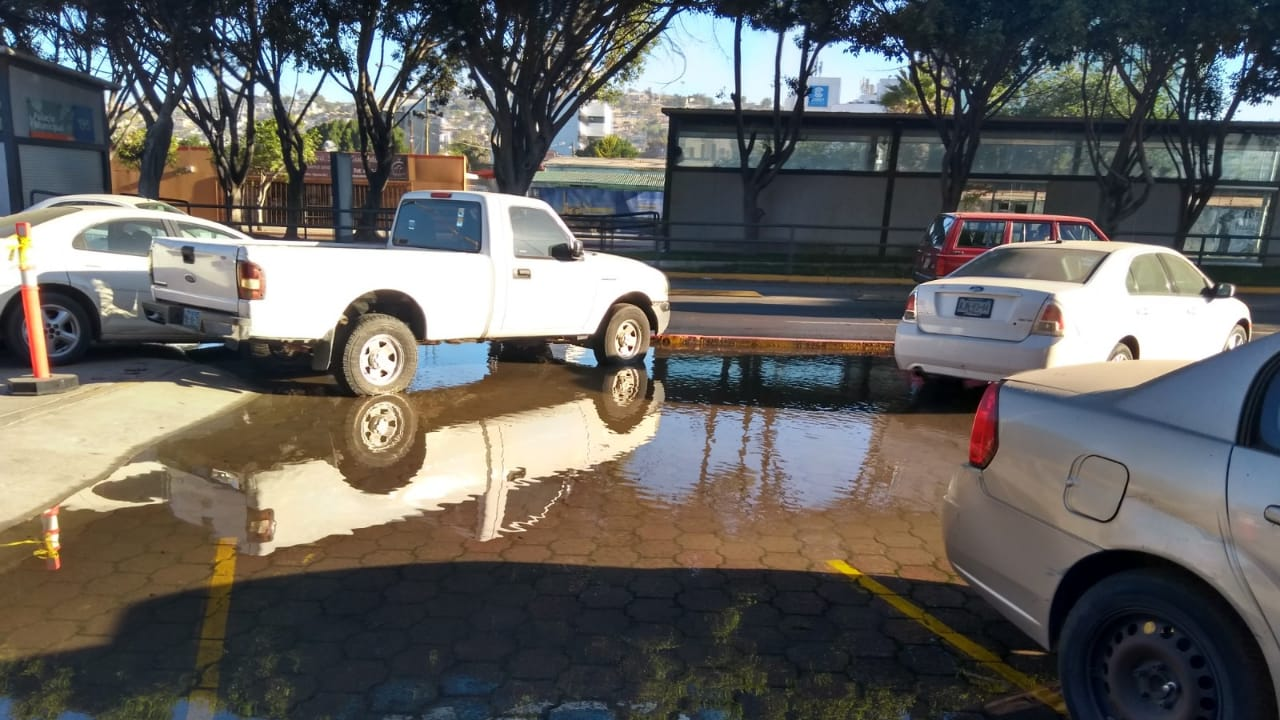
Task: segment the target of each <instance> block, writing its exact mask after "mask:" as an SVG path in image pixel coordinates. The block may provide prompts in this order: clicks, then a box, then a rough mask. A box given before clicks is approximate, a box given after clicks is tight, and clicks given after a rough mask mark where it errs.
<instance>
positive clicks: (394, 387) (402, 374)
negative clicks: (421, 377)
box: [333, 313, 418, 395]
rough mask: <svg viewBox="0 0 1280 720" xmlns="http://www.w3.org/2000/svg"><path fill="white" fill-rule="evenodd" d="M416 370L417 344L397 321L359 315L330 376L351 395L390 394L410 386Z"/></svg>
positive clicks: (411, 334)
mask: <svg viewBox="0 0 1280 720" xmlns="http://www.w3.org/2000/svg"><path fill="white" fill-rule="evenodd" d="M417 370H418V341H417V339H416V338H414V336H413V332H412V331H410V330H409V327H408V326H407V325H405V324H404V323H403V322H401V321H400V320H399V319H398V318H394V317H392V316H390V315H383V314H381V313H369V314H367V315H361V316H360V317H359V318H357V319H356V320H355V322H354V323H353V324H352V327H351V332H349V333H348V334H347V339H346V342H344V343H343V344H342V348H341V349H340V350H339V351H338V353H337V362H336V363H335V364H334V368H333V376H334V378H335V379H336V380H337V381H338V385H340V386H342V389H343V390H345V391H347V392H348V393H350V394H352V395H390V394H392V393H398V392H400V391H401V390H404V389H405V388H407V387H409V383H410V382H412V381H413V375H414V373H415V372H417Z"/></svg>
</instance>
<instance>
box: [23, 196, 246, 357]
mask: <svg viewBox="0 0 1280 720" xmlns="http://www.w3.org/2000/svg"><path fill="white" fill-rule="evenodd" d="M19 222H27V223H30V224H31V244H32V262H33V264H34V265H35V267H36V272H37V279H38V282H39V283H40V302H41V304H42V305H43V308H44V324H45V337H46V339H47V345H48V352H49V361H50V362H51V363H53V364H55V365H66V364H68V363H73V362H75V361H76V360H79V359H80V358H81V357H82V356H83V355H84V353H85V352H86V351H87V350H88V349H89V346H90V344H92V343H93V342H94V341H95V340H100V341H125V342H191V336H190V334H184V333H180V332H177V331H175V330H171V329H169V328H167V327H166V326H164V325H157V324H156V323H153V322H150V321H148V320H147V319H146V317H145V316H143V315H142V312H141V303H142V301H144V300H150V299H151V278H150V262H151V261H150V252H151V239H152V238H154V237H162V236H163V237H189V238H222V239H235V240H247V239H249V236H248V235H245V234H244V233H241V232H239V231H236V230H233V229H231V228H229V227H227V226H225V225H220V224H218V223H216V222H212V221H209V220H204V219H201V218H197V217H192V216H190V215H185V214H178V213H171V212H165V211H160V210H141V209H137V208H128V207H108V206H94V207H90V206H83V205H73V206H63V207H48V208H43V209H38V210H24V211H23V212H21V213H17V214H15V215H9V216H6V217H3V218H0V238H4V240H3V241H0V244H3V245H4V246H6V247H11V246H12V245H13V244H14V243H15V242H16V236H15V234H14V232H15V225H16V224H17V223H19ZM0 262H2V263H3V264H0V330H3V338H4V344H5V346H6V348H7V349H8V350H9V352H10V353H11V354H13V355H14V356H15V357H16V358H18V359H19V360H20V361H27V360H28V350H27V339H26V332H27V331H26V321H25V319H24V317H23V312H22V300H21V292H20V290H21V279H20V275H19V271H18V264H17V258H16V256H12V257H11V256H10V255H9V253H7V252H6V253H4V254H0Z"/></svg>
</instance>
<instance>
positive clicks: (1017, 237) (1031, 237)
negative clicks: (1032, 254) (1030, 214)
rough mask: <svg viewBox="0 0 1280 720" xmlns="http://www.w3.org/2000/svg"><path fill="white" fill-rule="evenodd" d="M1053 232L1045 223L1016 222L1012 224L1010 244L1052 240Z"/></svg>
mask: <svg viewBox="0 0 1280 720" xmlns="http://www.w3.org/2000/svg"><path fill="white" fill-rule="evenodd" d="M1052 239H1053V232H1052V228H1051V227H1050V225H1049V223H1047V222H1016V223H1014V224H1013V232H1012V238H1011V240H1010V241H1011V242H1040V241H1042V240H1052Z"/></svg>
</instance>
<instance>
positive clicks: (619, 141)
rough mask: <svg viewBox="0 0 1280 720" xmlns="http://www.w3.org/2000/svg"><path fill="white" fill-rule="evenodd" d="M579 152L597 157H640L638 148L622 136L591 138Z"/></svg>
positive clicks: (586, 155)
mask: <svg viewBox="0 0 1280 720" xmlns="http://www.w3.org/2000/svg"><path fill="white" fill-rule="evenodd" d="M579 154H580V155H583V156H585V157H598V158H633V157H640V150H639V148H637V147H636V146H635V145H632V144H631V141H630V140H627V139H626V138H624V137H620V136H618V135H605V136H604V137H602V138H593V139H592V140H591V142H589V143H587V147H586V148H584V149H583V150H582V152H581V153H579Z"/></svg>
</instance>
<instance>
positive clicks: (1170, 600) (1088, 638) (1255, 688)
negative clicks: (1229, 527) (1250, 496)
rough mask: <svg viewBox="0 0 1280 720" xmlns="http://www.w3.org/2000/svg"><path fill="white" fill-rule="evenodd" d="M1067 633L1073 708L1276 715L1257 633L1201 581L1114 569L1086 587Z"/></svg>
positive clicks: (1062, 663)
mask: <svg viewBox="0 0 1280 720" xmlns="http://www.w3.org/2000/svg"><path fill="white" fill-rule="evenodd" d="M1060 637H1061V638H1062V640H1061V644H1060V647H1059V649H1058V675H1059V677H1060V678H1061V681H1062V694H1063V696H1064V697H1065V699H1066V701H1067V709H1068V711H1069V713H1070V715H1071V717H1076V718H1115V719H1116V720H1136V719H1138V718H1143V719H1144V720H1145V719H1148V718H1169V720H1178V719H1180V718H1195V719H1197V720H1200V719H1203V720H1229V719H1235V718H1274V717H1276V709H1275V695H1274V694H1273V693H1272V690H1271V680H1270V676H1269V675H1268V673H1267V664H1266V660H1265V659H1264V658H1263V657H1262V654H1261V652H1260V651H1259V650H1258V647H1257V645H1256V644H1255V643H1254V640H1253V636H1252V634H1251V633H1250V632H1249V630H1248V628H1247V627H1245V625H1244V623H1243V622H1241V621H1240V619H1239V618H1238V617H1237V616H1236V614H1235V613H1234V612H1233V611H1232V610H1231V608H1230V607H1229V606H1227V605H1226V603H1224V602H1223V601H1222V600H1221V599H1220V598H1218V597H1217V596H1216V595H1214V594H1213V593H1212V592H1210V591H1209V590H1207V589H1205V588H1203V587H1202V586H1200V585H1198V584H1197V583H1196V582H1194V581H1189V580H1187V579H1183V578H1179V577H1176V576H1173V575H1171V574H1168V573H1162V572H1159V571H1154V570H1137V571H1132V572H1125V573H1121V574H1118V575H1113V576H1111V577H1109V578H1106V579H1104V580H1102V581H1101V582H1099V583H1098V584H1097V585H1094V586H1093V587H1091V588H1089V590H1088V591H1086V592H1085V594H1084V595H1083V596H1081V598H1080V600H1079V601H1078V602H1077V603H1076V605H1075V607H1073V608H1072V609H1071V612H1070V613H1069V614H1068V615H1067V620H1066V623H1065V624H1064V625H1063V627H1062V633H1061V635H1060Z"/></svg>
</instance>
